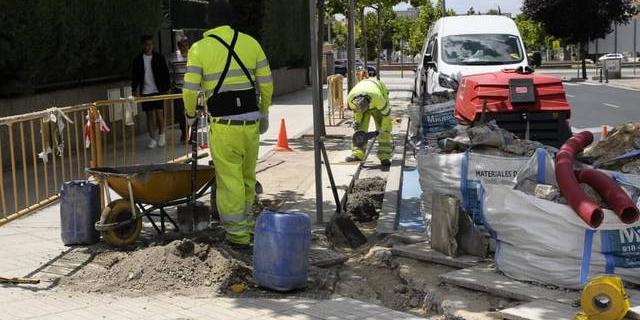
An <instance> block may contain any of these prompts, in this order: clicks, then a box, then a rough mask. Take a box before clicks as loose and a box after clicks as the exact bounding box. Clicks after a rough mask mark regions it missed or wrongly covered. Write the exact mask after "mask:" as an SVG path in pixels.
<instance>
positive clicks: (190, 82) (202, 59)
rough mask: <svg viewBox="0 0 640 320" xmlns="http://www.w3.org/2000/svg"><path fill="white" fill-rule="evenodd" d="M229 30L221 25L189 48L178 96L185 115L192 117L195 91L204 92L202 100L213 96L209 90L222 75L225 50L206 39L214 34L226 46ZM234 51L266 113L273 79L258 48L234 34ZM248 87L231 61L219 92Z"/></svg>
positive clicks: (211, 40) (254, 41) (239, 34)
mask: <svg viewBox="0 0 640 320" xmlns="http://www.w3.org/2000/svg"><path fill="white" fill-rule="evenodd" d="M233 32H234V31H233V29H231V27H229V26H221V27H217V28H214V29H211V30H209V31H207V32H205V33H204V34H203V39H202V40H200V41H198V42H196V43H194V44H193V46H191V49H189V54H188V60H187V70H186V71H187V72H186V73H185V76H184V86H183V88H182V96H183V99H184V106H185V113H187V114H188V115H193V114H195V110H196V103H197V96H198V91H203V92H204V93H205V99H208V98H209V97H210V96H211V95H212V94H213V89H214V88H215V87H216V85H217V84H218V80H220V77H221V76H222V72H223V70H224V66H225V63H226V61H227V55H228V54H229V51H228V50H227V48H225V47H224V46H223V45H222V44H221V43H220V42H218V41H217V40H215V39H212V38H211V37H209V35H210V34H215V35H217V36H219V37H220V38H222V39H223V40H224V41H225V42H227V43H228V44H231V40H232V38H233ZM234 51H235V52H236V53H237V55H238V57H240V59H241V60H242V63H243V64H244V65H245V67H246V68H247V69H248V70H249V73H250V74H251V77H252V78H253V80H254V81H255V83H256V87H257V88H256V90H258V92H259V97H260V101H259V105H260V112H262V113H266V112H268V111H269V106H270V105H271V96H272V95H273V80H272V79H271V69H270V68H269V62H268V61H267V57H266V56H265V54H264V51H262V47H261V46H260V44H259V43H258V41H256V40H255V39H254V38H252V37H251V36H249V35H246V34H244V33H238V40H237V42H236V45H235V47H234ZM249 88H251V82H250V81H249V80H248V79H247V77H246V76H245V74H244V72H242V69H241V68H240V66H239V65H238V63H237V62H236V61H235V59H231V64H230V66H229V71H228V72H227V76H226V77H225V79H224V83H223V84H222V86H221V87H220V92H225V91H234V90H244V89H249Z"/></svg>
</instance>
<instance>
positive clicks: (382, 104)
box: [345, 79, 393, 166]
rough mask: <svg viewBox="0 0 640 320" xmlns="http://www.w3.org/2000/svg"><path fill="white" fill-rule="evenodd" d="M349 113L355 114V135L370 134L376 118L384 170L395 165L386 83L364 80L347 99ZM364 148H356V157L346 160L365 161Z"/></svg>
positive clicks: (379, 156) (349, 157)
mask: <svg viewBox="0 0 640 320" xmlns="http://www.w3.org/2000/svg"><path fill="white" fill-rule="evenodd" d="M347 103H348V106H349V109H351V110H352V111H353V112H354V121H353V126H354V130H355V131H362V132H367V130H369V122H370V121H371V118H372V117H373V120H374V122H375V124H376V130H378V159H380V163H381V164H382V165H383V166H390V165H391V155H392V152H393V140H392V139H391V129H392V126H393V124H392V122H391V105H390V104H389V90H387V86H385V84H384V82H382V81H380V80H377V79H363V80H362V81H360V82H358V83H357V84H356V85H355V86H354V87H353V89H351V91H350V92H349V95H348V96H347ZM364 156H365V150H364V148H361V147H357V146H353V149H352V153H351V155H350V156H348V157H347V158H346V159H345V160H346V161H347V162H351V161H362V160H364Z"/></svg>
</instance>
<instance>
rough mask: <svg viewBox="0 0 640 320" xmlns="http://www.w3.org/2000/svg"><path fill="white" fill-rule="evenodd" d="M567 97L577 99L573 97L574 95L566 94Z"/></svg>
mask: <svg viewBox="0 0 640 320" xmlns="http://www.w3.org/2000/svg"><path fill="white" fill-rule="evenodd" d="M565 95H566V96H567V98H575V97H576V96H574V95H572V94H565Z"/></svg>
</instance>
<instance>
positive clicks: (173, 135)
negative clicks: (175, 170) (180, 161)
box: [164, 99, 176, 161]
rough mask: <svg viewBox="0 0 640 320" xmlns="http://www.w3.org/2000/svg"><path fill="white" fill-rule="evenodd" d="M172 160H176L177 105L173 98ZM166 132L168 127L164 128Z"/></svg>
mask: <svg viewBox="0 0 640 320" xmlns="http://www.w3.org/2000/svg"><path fill="white" fill-rule="evenodd" d="M170 109H171V161H175V160H176V126H175V123H176V115H175V111H176V106H175V100H174V99H171V106H170ZM164 130H165V132H166V131H167V128H166V127H165V128H164Z"/></svg>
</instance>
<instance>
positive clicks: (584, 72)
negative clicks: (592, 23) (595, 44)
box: [580, 43, 588, 80]
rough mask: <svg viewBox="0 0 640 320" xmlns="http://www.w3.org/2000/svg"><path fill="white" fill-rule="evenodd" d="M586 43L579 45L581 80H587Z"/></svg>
mask: <svg viewBox="0 0 640 320" xmlns="http://www.w3.org/2000/svg"><path fill="white" fill-rule="evenodd" d="M587 48H588V47H587V43H581V44H580V58H581V59H582V79H585V80H586V79H587Z"/></svg>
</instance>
